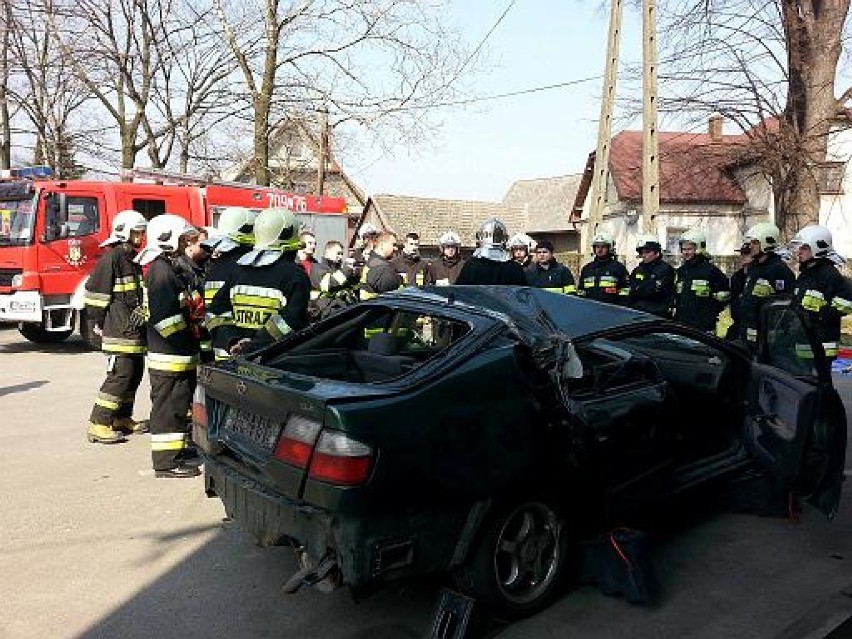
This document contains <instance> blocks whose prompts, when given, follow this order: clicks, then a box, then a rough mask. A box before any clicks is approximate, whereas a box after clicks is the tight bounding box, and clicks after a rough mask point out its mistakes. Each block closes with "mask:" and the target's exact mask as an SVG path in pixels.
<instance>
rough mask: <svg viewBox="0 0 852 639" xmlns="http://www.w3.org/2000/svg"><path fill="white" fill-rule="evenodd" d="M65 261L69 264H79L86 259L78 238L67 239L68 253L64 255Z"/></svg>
mask: <svg viewBox="0 0 852 639" xmlns="http://www.w3.org/2000/svg"><path fill="white" fill-rule="evenodd" d="M65 261H66V262H68V263H69V264H70V265H71V266H80V265H81V264H83V263H84V262H85V261H86V256H85V255H83V246H82V242H81V241H80V240H68V255H66V256H65Z"/></svg>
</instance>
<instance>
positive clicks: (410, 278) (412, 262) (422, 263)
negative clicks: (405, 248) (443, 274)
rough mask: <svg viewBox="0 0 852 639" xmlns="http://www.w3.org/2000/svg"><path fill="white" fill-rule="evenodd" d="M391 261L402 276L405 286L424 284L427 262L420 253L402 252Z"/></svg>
mask: <svg viewBox="0 0 852 639" xmlns="http://www.w3.org/2000/svg"><path fill="white" fill-rule="evenodd" d="M390 263H391V265H392V266H393V267H394V268H395V269H396V272H397V273H399V276H400V277H401V278H402V283H403V286H423V284H424V282H425V271H426V264H427V262H426V260H424V259H421V257H420V255H406V254H405V253H400V254H399V255H397V256H396V257H395V258H393V259H392V260H391V261H390Z"/></svg>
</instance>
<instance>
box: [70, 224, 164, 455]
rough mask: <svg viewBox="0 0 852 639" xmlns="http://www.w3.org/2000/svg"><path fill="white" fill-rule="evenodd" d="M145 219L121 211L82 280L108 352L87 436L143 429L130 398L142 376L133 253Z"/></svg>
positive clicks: (108, 440) (107, 440)
mask: <svg viewBox="0 0 852 639" xmlns="http://www.w3.org/2000/svg"><path fill="white" fill-rule="evenodd" d="M147 225H148V221H147V220H146V219H145V218H144V217H143V216H142V215H141V214H140V213H137V212H136V211H121V212H120V213H118V215H116V216H115V219H113V221H112V232H111V233H110V236H109V237H108V238H107V239H106V240H105V241H104V242H102V243H101V246H102V247H109V250H108V251H107V252H106V253H104V255H103V256H102V257H101V258H100V259H99V260H98V263H97V264H96V265H95V268H94V270H93V271H92V274H91V276H90V277H89V280H88V281H87V282H86V294H85V304H86V315H87V317H88V319H89V320H91V321H93V322H94V325H95V329H94V330H95V332H96V333H97V334H99V335H100V336H101V350H103V352H104V353H106V354H107V355H108V356H109V358H108V364H107V374H106V379H105V380H104V383H103V384H102V385H101V389H100V391H99V392H98V396H97V398H95V405H94V407H93V408H92V414H91V417H90V418H89V425H88V428H87V430H86V435H87V437H88V439H89V441H90V442H93V443H100V444H113V443H116V442H121V441H124V439H125V435H130V434H133V433H141V432H146V429H147V423H146V422H135V421H133V403H134V401H135V399H136V390H137V389H138V388H139V384H140V382H141V381H142V374H143V371H144V360H143V356H144V355H145V315H144V311H143V309H142V268H141V267H140V266H139V265H138V264H136V263H135V262H134V261H133V259H134V258H135V257H136V252H137V251H138V250H139V247H140V246H141V245H142V241H143V238H144V234H145V227H146V226H147Z"/></svg>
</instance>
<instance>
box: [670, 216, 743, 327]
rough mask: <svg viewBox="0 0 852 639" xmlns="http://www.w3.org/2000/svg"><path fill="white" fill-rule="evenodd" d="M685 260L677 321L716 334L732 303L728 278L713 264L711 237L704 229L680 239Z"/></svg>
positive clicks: (678, 291)
mask: <svg viewBox="0 0 852 639" xmlns="http://www.w3.org/2000/svg"><path fill="white" fill-rule="evenodd" d="M678 244H679V245H680V254H681V257H682V258H683V261H682V262H681V265H680V266H679V267H678V269H677V279H676V284H675V297H674V319H675V320H676V321H678V322H680V323H681V324H686V325H688V326H692V327H694V328H697V329H699V330H701V331H704V332H706V333H715V331H716V323H717V322H718V321H719V313H721V312H722V309H723V308H725V304H727V303H728V301H729V300H730V297H731V294H730V286H729V283H728V278H727V277H725V274H724V273H722V271H720V270H719V269H718V268H717V267H716V266H715V265H714V264H713V263H712V262H711V261H710V255H709V253H708V251H707V237H706V236H705V235H704V232H703V231H702V230H700V229H697V228H693V229H689V230H687V231H685V232H684V233H683V234H682V235H681V236H680V238H679V239H678Z"/></svg>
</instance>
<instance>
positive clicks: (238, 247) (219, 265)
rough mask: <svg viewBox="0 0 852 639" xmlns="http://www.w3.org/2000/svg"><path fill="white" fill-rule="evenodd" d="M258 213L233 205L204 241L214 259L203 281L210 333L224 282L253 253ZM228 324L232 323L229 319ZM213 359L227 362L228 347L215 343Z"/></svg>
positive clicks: (226, 210)
mask: <svg viewBox="0 0 852 639" xmlns="http://www.w3.org/2000/svg"><path fill="white" fill-rule="evenodd" d="M255 218H257V213H255V212H253V211H250V210H249V209H247V208H243V207H241V206H232V207H229V208H226V209H225V210H224V211H222V214H221V215H220V216H219V222H218V224H217V225H216V230H215V231H214V232H213V233H212V234H211V236H210V238H209V239H208V240H207V241H206V242H204V244H206V246H207V248H208V250H210V251H211V253H212V254H213V257H212V258H211V261H210V268H209V269H208V271H207V278H206V279H205V281H204V304H205V307H206V311H207V315H206V318H205V321H206V324H207V327H208V330H209V328H210V323H211V321H214V319H215V316H214V315H213V314H212V313H211V310H210V309H211V306H212V304H213V298H214V297H215V296H216V293H217V292H218V291H219V289H220V288H222V287H223V286H224V285H225V282H226V281H227V280H228V279H229V278H230V277H233V275H234V273H235V272H236V269H237V260H239V259H240V258H241V257H242V256H243V255H245V254H246V253H248V252H249V251H251V249H252V245H253V244H254V222H255ZM224 321H225V322H228V321H230V318H226V319H225V320H224ZM212 347H213V357H214V359H215V360H216V361H222V360H225V359H228V357H230V355H229V354H228V351H227V349H226V348H225V345H223V344H216V343H213V344H212Z"/></svg>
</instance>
